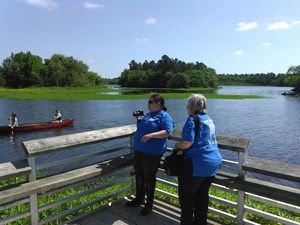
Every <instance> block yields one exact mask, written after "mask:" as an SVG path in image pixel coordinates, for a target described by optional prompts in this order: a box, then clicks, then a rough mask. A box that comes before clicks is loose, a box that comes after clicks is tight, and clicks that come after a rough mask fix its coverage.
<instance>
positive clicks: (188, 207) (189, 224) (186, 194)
mask: <svg viewBox="0 0 300 225" xmlns="http://www.w3.org/2000/svg"><path fill="white" fill-rule="evenodd" d="M214 178H215V177H214V176H213V177H193V176H191V175H184V176H179V177H178V195H179V202H180V208H181V218H180V224H181V225H206V224H207V212H208V201H209V196H208V191H209V187H210V185H211V183H212V182H213V180H214Z"/></svg>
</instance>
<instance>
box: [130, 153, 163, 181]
mask: <svg viewBox="0 0 300 225" xmlns="http://www.w3.org/2000/svg"><path fill="white" fill-rule="evenodd" d="M161 157H162V156H161V155H159V156H157V155H149V154H145V153H142V152H138V151H135V152H134V172H135V175H136V176H138V177H143V178H144V179H145V180H155V179H156V173H157V170H158V167H159V164H160V159H161Z"/></svg>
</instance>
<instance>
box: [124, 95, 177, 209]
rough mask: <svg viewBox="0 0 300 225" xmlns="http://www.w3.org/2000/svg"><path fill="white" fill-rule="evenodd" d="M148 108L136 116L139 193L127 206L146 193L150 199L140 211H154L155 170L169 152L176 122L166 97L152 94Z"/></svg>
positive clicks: (135, 165)
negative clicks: (168, 145)
mask: <svg viewBox="0 0 300 225" xmlns="http://www.w3.org/2000/svg"><path fill="white" fill-rule="evenodd" d="M148 109H149V112H148V113H147V114H146V115H144V116H140V117H136V119H137V130H136V132H135V134H134V146H133V147H134V171H135V176H136V177H135V178H136V196H135V199H134V200H132V201H131V202H126V206H128V207H130V206H136V205H140V204H141V203H142V202H143V201H144V198H145V194H146V193H147V202H146V204H145V207H144V208H143V209H142V210H141V212H140V214H141V215H147V214H148V213H150V212H151V211H152V208H153V201H154V191H155V185H156V173H157V170H158V167H159V164H160V159H161V157H162V155H163V154H164V153H165V152H166V148H167V140H168V136H169V135H170V134H171V133H172V131H173V128H174V122H173V119H172V118H171V116H170V115H169V114H168V113H167V112H166V111H167V107H166V106H165V100H164V98H163V97H162V96H160V95H159V94H153V95H151V96H150V98H149V100H148Z"/></svg>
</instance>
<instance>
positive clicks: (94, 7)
mask: <svg viewBox="0 0 300 225" xmlns="http://www.w3.org/2000/svg"><path fill="white" fill-rule="evenodd" d="M83 6H84V7H85V8H87V9H96V8H102V9H104V8H105V6H104V5H101V4H96V3H91V2H84V3H83Z"/></svg>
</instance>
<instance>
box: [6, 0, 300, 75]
mask: <svg viewBox="0 0 300 225" xmlns="http://www.w3.org/2000/svg"><path fill="white" fill-rule="evenodd" d="M299 9H300V1H299V0H185V1H183V0H181V1H179V0H151V1H150V0H148V1H147V0H90V1H85V0H1V1H0V63H1V64H2V62H3V60H4V59H5V58H7V57H10V55H11V53H12V52H13V53H19V52H21V51H23V52H27V51H30V52H31V53H32V54H34V55H38V56H40V57H42V58H43V59H49V58H50V57H51V56H52V55H53V54H63V55H65V56H72V57H74V58H75V59H78V60H81V61H83V62H84V63H85V64H87V65H88V66H89V70H90V71H93V72H96V73H98V74H99V75H100V76H101V77H103V78H115V77H118V76H120V74H121V72H122V71H123V70H124V69H126V68H128V64H129V62H130V61H131V60H135V61H136V62H144V61H145V60H147V61H151V60H154V61H155V62H157V61H158V60H159V59H161V57H162V56H163V55H167V56H169V57H170V58H172V59H175V58H177V59H179V60H182V61H185V62H203V63H204V64H205V65H206V66H208V67H211V68H214V69H215V70H216V72H217V73H225V74H226V73H230V74H234V73H236V74H241V73H268V72H274V73H275V74H278V73H285V72H286V71H287V70H288V68H289V67H290V66H295V65H300V13H299Z"/></svg>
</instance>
